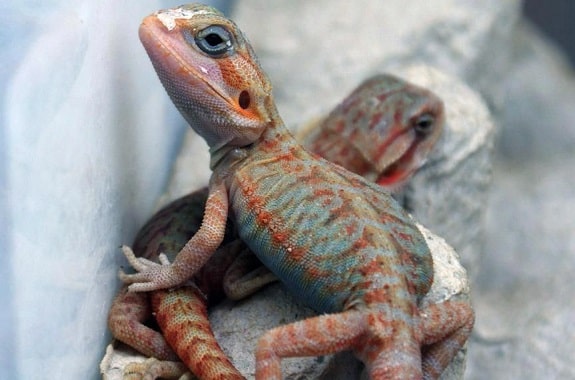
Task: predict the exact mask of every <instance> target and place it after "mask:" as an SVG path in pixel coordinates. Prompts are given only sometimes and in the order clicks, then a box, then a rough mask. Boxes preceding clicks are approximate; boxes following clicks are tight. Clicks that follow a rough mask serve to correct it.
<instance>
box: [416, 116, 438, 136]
mask: <svg viewBox="0 0 575 380" xmlns="http://www.w3.org/2000/svg"><path fill="white" fill-rule="evenodd" d="M433 121H434V119H433V116H431V115H423V116H421V117H419V118H418V119H417V120H416V121H415V126H414V129H415V131H416V132H417V133H419V134H421V135H425V134H428V133H430V132H431V129H432V127H433Z"/></svg>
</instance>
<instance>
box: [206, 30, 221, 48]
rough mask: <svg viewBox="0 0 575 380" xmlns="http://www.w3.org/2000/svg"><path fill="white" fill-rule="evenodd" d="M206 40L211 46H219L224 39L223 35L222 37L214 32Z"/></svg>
mask: <svg viewBox="0 0 575 380" xmlns="http://www.w3.org/2000/svg"><path fill="white" fill-rule="evenodd" d="M206 42H207V43H208V44H209V45H210V46H218V45H219V44H221V43H223V42H224V40H222V37H220V36H219V35H217V34H215V33H212V34H208V35H207V36H206Z"/></svg>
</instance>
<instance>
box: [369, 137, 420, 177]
mask: <svg viewBox="0 0 575 380" xmlns="http://www.w3.org/2000/svg"><path fill="white" fill-rule="evenodd" d="M419 142H420V140H419V139H418V138H417V137H416V135H415V133H413V131H411V130H407V131H405V130H404V131H400V132H399V133H395V134H393V135H392V136H390V137H389V139H388V140H387V141H386V142H384V143H383V144H381V146H380V148H379V149H380V151H379V152H378V153H379V155H378V156H379V157H377V158H376V160H375V161H374V162H375V163H376V170H377V172H378V173H379V175H378V176H377V179H376V181H375V182H376V183H378V184H380V185H382V186H386V187H396V186H401V185H402V184H403V183H404V182H405V180H406V179H407V178H409V177H410V176H411V174H413V172H414V171H415V170H417V168H418V167H419V166H421V164H422V162H421V160H420V159H418V157H417V156H418V155H417V150H418V146H419Z"/></svg>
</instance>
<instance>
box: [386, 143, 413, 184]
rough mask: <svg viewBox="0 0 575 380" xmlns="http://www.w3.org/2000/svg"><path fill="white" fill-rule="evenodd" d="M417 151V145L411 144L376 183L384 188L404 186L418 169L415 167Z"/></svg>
mask: <svg viewBox="0 0 575 380" xmlns="http://www.w3.org/2000/svg"><path fill="white" fill-rule="evenodd" d="M416 149H417V144H416V143H414V144H411V145H410V147H409V148H408V149H407V150H405V151H404V152H403V154H401V155H400V156H399V157H397V158H396V159H395V160H394V161H392V162H391V163H390V164H389V165H388V166H387V168H386V169H385V170H384V171H383V172H381V173H380V174H379V176H378V177H377V180H376V182H377V183H378V184H379V185H382V186H394V185H396V186H399V185H401V184H403V183H404V181H405V180H406V179H407V178H409V177H410V176H411V174H412V173H413V172H414V171H415V170H416V168H417V167H418V166H417V165H414V159H415V158H414V157H415V151H416Z"/></svg>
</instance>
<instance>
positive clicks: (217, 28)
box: [194, 25, 234, 58]
mask: <svg viewBox="0 0 575 380" xmlns="http://www.w3.org/2000/svg"><path fill="white" fill-rule="evenodd" d="M194 41H195V43H196V45H197V46H198V47H199V48H200V50H201V51H203V52H204V53H206V54H207V55H209V56H211V57H214V58H219V57H223V56H224V55H226V53H228V52H230V51H232V50H233V48H234V45H233V43H232V42H233V40H232V34H231V33H230V31H229V30H227V29H226V28H224V27H223V26H221V25H211V26H208V27H207V28H205V29H202V30H200V31H199V32H198V33H197V34H196V36H195V37H194Z"/></svg>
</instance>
